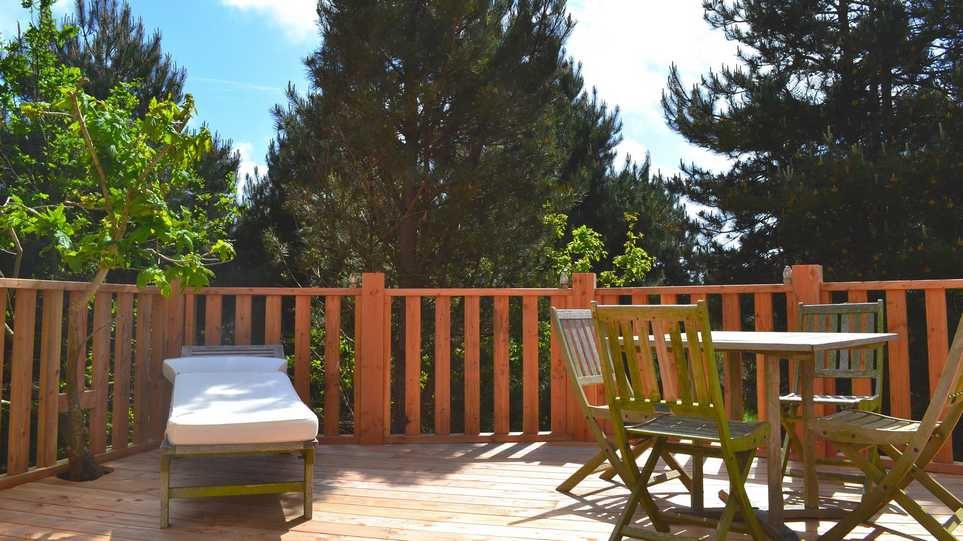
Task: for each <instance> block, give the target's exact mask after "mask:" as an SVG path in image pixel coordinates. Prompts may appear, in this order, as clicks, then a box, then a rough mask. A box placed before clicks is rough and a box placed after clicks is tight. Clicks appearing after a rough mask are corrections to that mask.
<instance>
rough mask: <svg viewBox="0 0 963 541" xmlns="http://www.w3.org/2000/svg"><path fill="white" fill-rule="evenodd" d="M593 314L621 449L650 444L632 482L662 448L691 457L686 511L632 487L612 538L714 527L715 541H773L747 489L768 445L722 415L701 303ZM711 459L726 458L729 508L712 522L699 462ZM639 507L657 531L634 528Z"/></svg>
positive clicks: (655, 538)
mask: <svg viewBox="0 0 963 541" xmlns="http://www.w3.org/2000/svg"><path fill="white" fill-rule="evenodd" d="M593 314H594V316H595V321H596V328H597V333H598V337H599V342H600V343H601V344H602V351H603V358H602V363H601V364H602V376H603V377H602V379H603V383H604V385H605V396H606V400H607V401H608V404H609V411H610V415H611V418H612V426H613V427H614V429H613V431H612V432H613V434H614V437H615V441H616V444H617V447H618V449H619V450H620V452H621V453H622V454H623V455H626V454H627V453H629V452H631V451H630V447H629V442H630V441H631V440H632V439H642V440H645V441H646V442H647V444H649V445H651V446H652V453H651V454H650V455H649V457H648V459H647V460H646V461H645V464H644V466H642V469H641V471H640V472H639V473H638V476H637V478H639V479H645V478H647V477H648V475H649V474H650V473H651V472H652V468H654V467H655V463H656V459H657V458H658V457H659V456H660V455H661V454H662V453H664V452H666V451H668V452H672V453H682V454H688V455H691V456H692V457H693V462H692V467H693V470H692V488H691V490H690V492H691V495H692V504H691V512H690V513H682V512H677V511H670V510H661V509H659V508H658V507H657V506H656V504H655V501H654V500H653V499H652V496H651V494H650V493H649V489H648V486H647V485H646V484H645V483H636V484H635V485H634V486H631V487H630V488H631V489H632V494H631V496H630V497H629V500H628V503H627V504H626V506H625V510H624V512H623V513H622V516H621V518H620V519H619V521H618V523H617V524H616V526H615V529H614V531H613V532H612V536H611V537H610V539H611V540H619V539H622V537H623V536H628V537H633V538H638V539H648V540H652V541H666V540H668V539H685V537H675V536H671V535H669V524H670V523H673V522H677V523H685V524H696V525H700V526H705V527H710V528H714V529H715V538H717V539H725V538H726V536H727V535H728V533H729V532H730V531H732V530H739V531H744V532H747V533H749V534H750V535H751V536H752V538H753V539H757V540H758V539H769V538H770V536H769V535H767V533H766V532H765V531H764V530H763V525H762V523H761V521H760V520H759V519H758V517H757V516H756V515H755V513H754V512H753V510H752V506H751V505H750V503H749V496H748V494H747V493H746V488H745V482H746V478H747V477H748V475H749V471H750V469H751V467H752V460H753V458H754V457H755V454H756V448H758V447H761V446H763V445H765V444H766V441H767V438H768V437H769V426H768V424H766V423H758V422H737V421H729V420H728V419H727V418H726V413H725V412H726V409H725V406H724V404H723V401H722V386H721V383H720V382H719V366H718V363H717V362H716V357H715V351H714V349H713V346H712V338H711V334H710V333H711V331H710V327H709V314H708V312H707V310H706V307H705V303H704V302H702V301H700V302H699V303H698V304H697V305H656V306H597V305H593ZM683 336H684V338H683ZM663 411H664V412H665V413H664V414H661V415H660V414H659V413H660V412H663ZM708 456H713V457H720V458H722V461H723V464H724V465H725V469H726V471H727V472H728V474H729V492H728V495H727V497H726V506H725V508H724V509H722V511H721V514H720V515H719V516H718V519H716V518H710V516H709V514H708V513H707V512H706V509H705V507H704V501H703V500H704V488H703V474H702V463H703V459H704V458H705V457H708ZM626 466H627V467H630V468H635V467H637V464H636V463H635V462H634V461H631V462H628V461H627V462H626ZM640 506H641V507H642V509H644V510H645V513H646V514H647V515H648V517H649V519H650V520H651V521H652V528H654V529H655V531H652V529H649V528H643V527H641V526H639V525H637V524H635V523H633V516H634V515H635V512H636V510H637V509H638V508H639V507H640ZM737 520H740V521H741V522H739V523H737ZM690 539H691V538H690Z"/></svg>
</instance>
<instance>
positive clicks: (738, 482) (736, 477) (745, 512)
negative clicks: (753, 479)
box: [720, 449, 769, 541]
mask: <svg viewBox="0 0 963 541" xmlns="http://www.w3.org/2000/svg"><path fill="white" fill-rule="evenodd" d="M755 456H756V452H755V450H754V449H753V450H749V451H744V452H741V453H738V454H736V455H735V457H734V458H735V459H736V460H735V461H734V462H735V464H734V466H736V468H735V471H733V470H732V469H730V468H729V463H728V461H727V464H726V470H727V471H728V473H729V479H730V481H729V488H730V490H731V491H732V493H731V495H730V497H729V502H727V505H726V511H728V510H729V506H730V505H736V506H738V507H733V509H732V511H733V513H735V512H736V511H741V513H742V518H743V524H744V525H745V527H746V529H747V530H748V531H749V535H750V536H752V538H753V539H755V540H757V541H761V540H764V539H769V536H768V535H767V534H766V532H765V530H764V529H763V526H762V523H761V522H759V517H757V516H756V513H755V512H754V511H753V509H752V503H751V502H750V501H749V494H748V493H747V492H746V480H747V479H749V474H750V472H751V471H752V459H753V458H754V457H755ZM720 526H721V524H720ZM730 526H731V522H730V524H729V525H727V526H726V528H727V531H726V533H728V528H729V527H730ZM723 538H724V537H720V539H723Z"/></svg>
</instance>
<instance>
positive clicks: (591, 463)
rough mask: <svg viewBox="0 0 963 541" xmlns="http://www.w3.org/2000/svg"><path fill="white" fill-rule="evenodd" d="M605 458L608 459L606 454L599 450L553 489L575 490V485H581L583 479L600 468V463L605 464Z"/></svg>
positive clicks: (562, 490) (561, 490) (560, 490)
mask: <svg viewBox="0 0 963 541" xmlns="http://www.w3.org/2000/svg"><path fill="white" fill-rule="evenodd" d="M607 458H608V453H607V452H606V451H605V450H599V452H598V453H596V454H595V456H593V457H592V458H590V459H588V461H587V462H586V463H585V464H583V465H582V467H581V468H579V469H577V470H575V473H573V474H572V475H569V476H568V478H567V479H565V480H564V481H562V483H561V484H559V485H558V486H557V487H555V490H557V491H559V492H571V491H572V489H573V488H575V486H576V485H578V484H579V483H581V482H582V480H583V479H585V478H586V477H588V476H589V475H592V472H594V471H595V470H596V469H597V468H598V467H599V466H601V465H602V463H603V462H605V460H606V459H607ZM611 468H612V469H613V471H614V469H615V467H614V466H612V467H611Z"/></svg>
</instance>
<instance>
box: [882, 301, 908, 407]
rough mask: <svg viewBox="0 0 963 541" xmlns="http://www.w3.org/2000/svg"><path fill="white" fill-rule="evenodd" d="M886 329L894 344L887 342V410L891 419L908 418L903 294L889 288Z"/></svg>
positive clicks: (906, 346)
mask: <svg viewBox="0 0 963 541" xmlns="http://www.w3.org/2000/svg"><path fill="white" fill-rule="evenodd" d="M886 330H888V331H889V332H892V333H896V334H897V335H898V336H897V338H896V341H894V342H890V345H889V348H888V355H887V361H886V366H887V367H888V369H889V373H888V376H889V377H888V378H887V381H888V382H889V409H890V414H891V415H893V416H894V417H902V418H904V419H909V418H910V417H911V416H912V407H911V406H910V396H911V395H910V375H909V327H908V326H907V323H906V291H904V290H902V289H891V290H888V291H887V292H886Z"/></svg>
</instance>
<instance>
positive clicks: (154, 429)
mask: <svg viewBox="0 0 963 541" xmlns="http://www.w3.org/2000/svg"><path fill="white" fill-rule="evenodd" d="M168 300H169V299H168V298H164V297H161V296H159V295H155V296H154V299H153V300H152V302H151V304H152V309H153V313H152V319H153V323H154V329H153V331H152V332H151V344H150V364H149V365H148V366H149V368H148V374H149V376H148V388H149V389H150V392H149V396H150V401H149V404H150V429H149V430H148V438H150V441H151V442H154V441H159V440H160V439H161V438H162V437H163V434H164V428H165V427H164V424H165V421H166V420H167V410H166V409H165V408H164V402H165V401H166V400H167V399H169V398H170V395H167V396H164V383H163V381H161V380H163V379H164V376H163V372H162V366H163V363H164V353H165V352H164V348H165V345H166V340H167V323H168V314H169V312H170V307H169V302H168ZM165 381H166V380H165Z"/></svg>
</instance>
